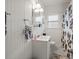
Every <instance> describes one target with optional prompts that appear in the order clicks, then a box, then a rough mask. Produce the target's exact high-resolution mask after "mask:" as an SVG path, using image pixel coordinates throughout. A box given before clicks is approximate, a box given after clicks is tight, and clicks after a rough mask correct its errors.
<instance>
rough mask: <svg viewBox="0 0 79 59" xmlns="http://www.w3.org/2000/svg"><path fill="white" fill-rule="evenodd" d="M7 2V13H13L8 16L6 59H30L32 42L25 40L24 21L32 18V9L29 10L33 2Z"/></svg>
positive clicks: (14, 0) (21, 0) (17, 0)
mask: <svg viewBox="0 0 79 59" xmlns="http://www.w3.org/2000/svg"><path fill="white" fill-rule="evenodd" d="M5 1H6V11H7V12H9V13H11V15H9V16H7V35H6V39H5V44H6V46H5V47H6V49H5V50H6V59H30V57H31V54H32V48H31V40H29V41H27V40H26V39H25V38H24V34H23V29H24V21H23V20H24V18H26V19H27V18H28V19H29V18H31V8H29V5H30V3H31V2H28V1H29V0H5ZM27 2H28V4H27V5H26V3H27ZM26 7H27V8H26ZM25 8H26V9H25ZM25 12H26V14H25Z"/></svg>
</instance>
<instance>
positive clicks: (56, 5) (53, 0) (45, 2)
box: [36, 0, 71, 12]
mask: <svg viewBox="0 0 79 59" xmlns="http://www.w3.org/2000/svg"><path fill="white" fill-rule="evenodd" d="M36 1H39V3H40V4H41V5H42V7H43V8H44V9H45V10H47V9H48V10H55V11H56V12H59V11H58V10H61V9H64V10H65V9H66V8H67V6H68V4H69V3H70V1H71V0H36Z"/></svg>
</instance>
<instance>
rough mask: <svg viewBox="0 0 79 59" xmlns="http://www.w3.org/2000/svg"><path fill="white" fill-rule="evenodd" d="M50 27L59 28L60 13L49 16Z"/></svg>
mask: <svg viewBox="0 0 79 59" xmlns="http://www.w3.org/2000/svg"><path fill="white" fill-rule="evenodd" d="M48 28H58V15H52V16H49V17H48Z"/></svg>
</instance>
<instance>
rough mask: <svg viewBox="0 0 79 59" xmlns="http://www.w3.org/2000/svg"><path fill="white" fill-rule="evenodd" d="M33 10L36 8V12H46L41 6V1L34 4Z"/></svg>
mask: <svg viewBox="0 0 79 59" xmlns="http://www.w3.org/2000/svg"><path fill="white" fill-rule="evenodd" d="M33 10H34V12H44V10H43V8H42V7H41V5H40V4H39V3H37V4H35V3H34V4H33Z"/></svg>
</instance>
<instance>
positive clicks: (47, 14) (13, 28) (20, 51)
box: [5, 0, 73, 59]
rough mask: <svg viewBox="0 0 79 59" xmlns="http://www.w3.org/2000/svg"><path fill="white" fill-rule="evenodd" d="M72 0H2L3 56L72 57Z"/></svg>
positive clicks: (19, 58)
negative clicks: (3, 18) (3, 15)
mask: <svg viewBox="0 0 79 59" xmlns="http://www.w3.org/2000/svg"><path fill="white" fill-rule="evenodd" d="M72 7H73V4H72V0H5V20H6V22H5V39H6V40H5V58H6V59H73V15H72V14H73V13H72Z"/></svg>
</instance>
